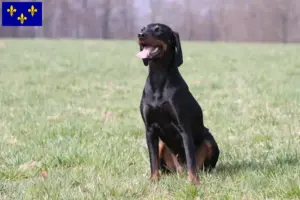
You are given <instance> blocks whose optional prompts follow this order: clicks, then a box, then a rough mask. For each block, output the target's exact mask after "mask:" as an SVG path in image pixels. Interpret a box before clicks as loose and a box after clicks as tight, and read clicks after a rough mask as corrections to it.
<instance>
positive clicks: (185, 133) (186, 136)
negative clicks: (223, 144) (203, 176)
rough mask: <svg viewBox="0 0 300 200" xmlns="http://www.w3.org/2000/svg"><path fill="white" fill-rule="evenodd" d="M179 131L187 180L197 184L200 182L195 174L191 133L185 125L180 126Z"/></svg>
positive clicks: (193, 146)
mask: <svg viewBox="0 0 300 200" xmlns="http://www.w3.org/2000/svg"><path fill="white" fill-rule="evenodd" d="M180 133H181V137H182V140H183V146H184V151H185V157H186V164H187V173H188V180H189V181H191V182H192V183H194V184H195V185H198V184H200V181H199V177H198V174H197V165H196V155H195V145H194V142H193V138H192V134H191V132H190V129H189V127H187V126H181V130H180Z"/></svg>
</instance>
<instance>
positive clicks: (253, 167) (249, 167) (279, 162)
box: [214, 155, 300, 175]
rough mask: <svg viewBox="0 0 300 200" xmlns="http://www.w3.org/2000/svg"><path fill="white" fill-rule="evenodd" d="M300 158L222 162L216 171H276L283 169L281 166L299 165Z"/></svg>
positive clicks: (233, 172) (220, 172) (226, 172)
mask: <svg viewBox="0 0 300 200" xmlns="http://www.w3.org/2000/svg"><path fill="white" fill-rule="evenodd" d="M299 165H300V159H299V158H298V156H295V155H294V156H291V157H278V158H276V159H274V160H273V161H268V162H266V161H264V160H260V161H259V160H256V161H252V162H250V161H243V160H240V161H235V162H230V163H229V162H227V163H220V164H219V165H218V166H217V167H216V169H215V170H214V173H217V174H231V175H234V174H237V173H241V172H247V171H248V172H251V171H267V172H275V171H278V170H281V168H286V167H288V166H299Z"/></svg>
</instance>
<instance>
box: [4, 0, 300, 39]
mask: <svg viewBox="0 0 300 200" xmlns="http://www.w3.org/2000/svg"><path fill="white" fill-rule="evenodd" d="M0 17H1V16H0ZM150 22H161V23H166V24H168V25H170V26H171V27H172V28H174V29H176V31H178V32H179V33H180V36H181V38H182V39H183V40H201V41H225V42H227V41H236V42H282V43H292V42H299V41H300V0H45V1H43V26H42V27H0V37H47V38H102V39H134V38H135V37H136V34H137V32H138V31H139V29H140V28H141V27H142V26H143V25H145V24H147V23H150Z"/></svg>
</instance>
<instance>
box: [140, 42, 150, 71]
mask: <svg viewBox="0 0 300 200" xmlns="http://www.w3.org/2000/svg"><path fill="white" fill-rule="evenodd" d="M142 50H143V48H142V47H141V46H140V51H142ZM143 63H144V65H145V66H147V65H148V60H147V59H143Z"/></svg>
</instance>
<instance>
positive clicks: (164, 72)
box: [148, 61, 179, 92]
mask: <svg viewBox="0 0 300 200" xmlns="http://www.w3.org/2000/svg"><path fill="white" fill-rule="evenodd" d="M173 65H174V64H173V62H169V63H167V62H162V61H150V62H149V73H148V81H149V83H150V86H151V90H152V91H153V92H156V91H161V90H163V88H164V86H165V85H166V84H167V82H168V80H169V79H170V78H171V77H172V76H171V74H174V73H179V70H178V68H177V67H175V66H173Z"/></svg>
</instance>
